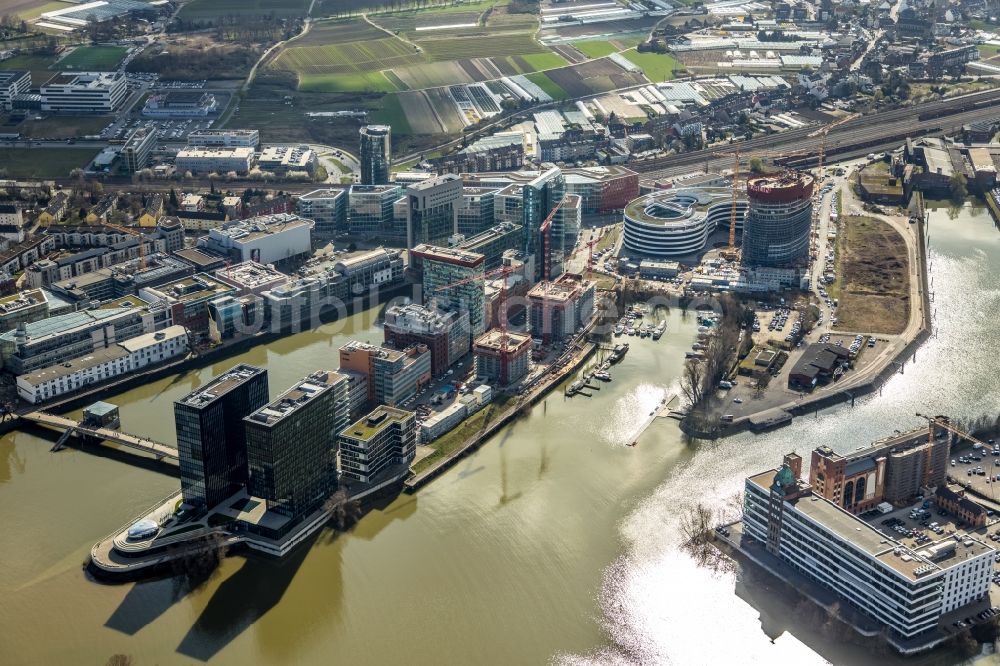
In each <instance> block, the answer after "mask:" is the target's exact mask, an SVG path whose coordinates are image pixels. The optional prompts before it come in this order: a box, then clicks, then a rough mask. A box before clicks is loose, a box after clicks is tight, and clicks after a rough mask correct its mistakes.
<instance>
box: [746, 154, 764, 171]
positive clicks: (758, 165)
mask: <svg viewBox="0 0 1000 666" xmlns="http://www.w3.org/2000/svg"><path fill="white" fill-rule="evenodd" d="M749 166H750V173H761V172H763V171H764V160H762V159H760V158H759V157H751V158H750V162H749Z"/></svg>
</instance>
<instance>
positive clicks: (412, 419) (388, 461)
mask: <svg viewBox="0 0 1000 666" xmlns="http://www.w3.org/2000/svg"><path fill="white" fill-rule="evenodd" d="M416 450H417V419H416V415H415V414H414V413H413V412H407V411H405V410H402V409H394V408H392V407H386V406H380V407H376V408H375V410H374V411H373V412H371V413H370V414H368V415H367V416H365V417H364V418H362V419H360V420H358V421H357V422H355V423H354V424H352V425H349V426H348V427H347V428H345V429H344V430H343V431H342V432H341V433H340V473H341V476H342V477H344V478H345V479H350V480H352V481H359V482H361V483H372V484H373V483H378V482H379V481H381V480H382V479H383V478H385V477H386V476H387V474H388V473H389V472H390V471H391V469H392V468H393V467H394V466H397V465H398V466H400V467H402V468H403V470H402V473H405V470H406V468H407V467H409V465H410V463H412V462H413V458H414V457H415V455H416Z"/></svg>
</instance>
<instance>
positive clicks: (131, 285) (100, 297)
mask: <svg viewBox="0 0 1000 666" xmlns="http://www.w3.org/2000/svg"><path fill="white" fill-rule="evenodd" d="M193 274H194V268H193V267H192V266H191V265H190V264H187V263H185V262H183V261H181V260H179V259H175V258H174V257H171V256H168V255H166V254H163V253H161V252H157V253H154V254H149V255H146V256H145V257H142V258H141V259H132V260H130V261H124V262H122V263H120V264H115V265H114V266H110V267H106V268H99V269H97V270H96V271H93V272H90V273H84V274H83V275H79V276H77V277H71V278H67V279H65V280H58V281H56V282H53V283H51V284H50V285H49V288H50V289H51V290H52V292H53V293H55V294H58V295H59V296H61V297H62V298H65V299H66V300H68V301H71V302H72V303H74V304H76V305H77V306H78V307H81V308H83V307H88V306H90V305H93V304H95V303H102V302H105V301H109V300H111V299H115V298H121V297H123V296H130V295H133V294H138V293H139V290H140V289H143V288H146V287H157V286H159V285H162V284H166V283H168V282H174V281H176V280H181V279H183V278H185V277H188V276H190V275H193Z"/></svg>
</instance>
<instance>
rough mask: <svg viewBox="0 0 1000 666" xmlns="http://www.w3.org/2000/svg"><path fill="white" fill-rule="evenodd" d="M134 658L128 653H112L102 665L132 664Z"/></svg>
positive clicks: (132, 665) (126, 665)
mask: <svg viewBox="0 0 1000 666" xmlns="http://www.w3.org/2000/svg"><path fill="white" fill-rule="evenodd" d="M134 664H135V660H134V659H132V655H130V654H120V653H119V654H113V655H111V656H110V657H109V658H108V661H107V662H106V663H105V664H104V666H134Z"/></svg>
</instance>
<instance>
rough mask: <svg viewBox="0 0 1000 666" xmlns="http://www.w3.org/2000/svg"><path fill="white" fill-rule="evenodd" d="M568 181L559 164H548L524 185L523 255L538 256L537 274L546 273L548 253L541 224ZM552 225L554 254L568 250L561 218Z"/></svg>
mask: <svg viewBox="0 0 1000 666" xmlns="http://www.w3.org/2000/svg"><path fill="white" fill-rule="evenodd" d="M565 189H566V181H565V178H564V176H563V174H562V171H560V170H559V168H558V167H555V166H551V165H550V166H549V168H547V169H546V170H545V171H542V172H540V173H539V174H538V176H536V177H535V178H533V179H532V180H531V181H529V182H528V183H526V184H525V185H524V186H523V187H522V191H521V194H522V204H521V205H522V208H521V214H522V224H523V225H524V248H523V251H524V255H525V257H529V258H530V257H534V259H535V278H536V279H537V278H541V277H543V271H544V267H545V257H543V256H542V252H543V249H544V247H543V244H544V238H543V233H542V224H543V223H544V222H545V220H546V219H547V218H548V216H549V214H550V213H551V212H552V210H553V209H554V208H555V207H556V206H557V205H559V203H560V202H561V201H562V200H563V196H564V195H565V193H566V192H565ZM552 225H553V226H552V227H551V228H550V229H549V253H550V256H551V257H559V258H560V259H561V257H562V256H563V254H565V247H566V246H565V238H564V233H563V229H562V226H561V220H558V219H554V220H553V222H552Z"/></svg>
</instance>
